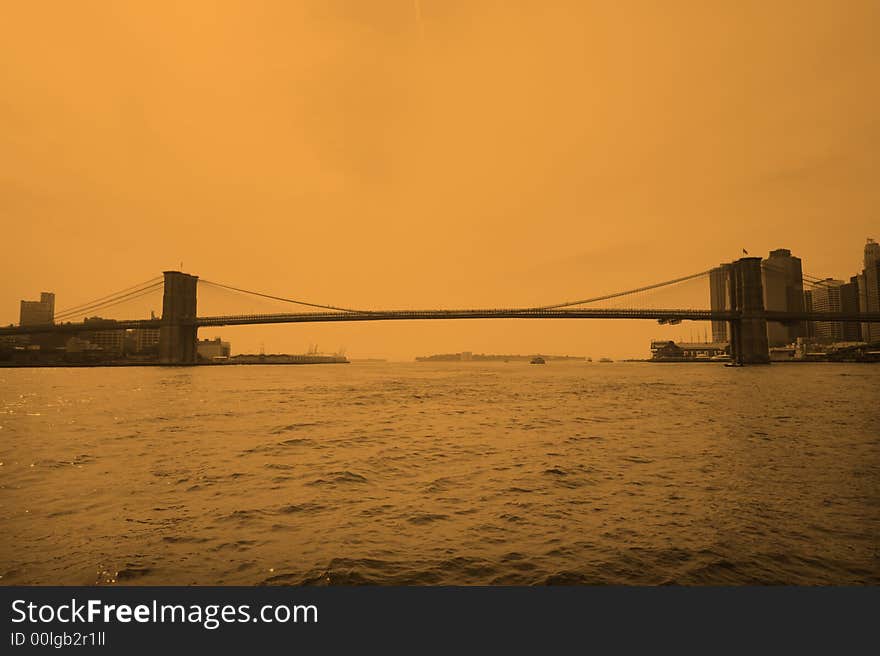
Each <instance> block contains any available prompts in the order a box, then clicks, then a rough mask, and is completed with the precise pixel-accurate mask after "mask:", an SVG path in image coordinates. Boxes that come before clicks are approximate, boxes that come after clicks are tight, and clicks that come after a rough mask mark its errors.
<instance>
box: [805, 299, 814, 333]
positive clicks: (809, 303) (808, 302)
mask: <svg viewBox="0 0 880 656" xmlns="http://www.w3.org/2000/svg"><path fill="white" fill-rule="evenodd" d="M804 310H805V311H806V312H812V311H813V290H812V289H807V290H804ZM806 331H807V334H806V335H805V337H810V338H812V337H815V336H816V322H815V321H807V322H806Z"/></svg>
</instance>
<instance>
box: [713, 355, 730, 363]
mask: <svg viewBox="0 0 880 656" xmlns="http://www.w3.org/2000/svg"><path fill="white" fill-rule="evenodd" d="M709 359H710V360H711V361H712V362H730V356H729V355H727V353H719V354H718V355H713V356H712V357H711V358H709Z"/></svg>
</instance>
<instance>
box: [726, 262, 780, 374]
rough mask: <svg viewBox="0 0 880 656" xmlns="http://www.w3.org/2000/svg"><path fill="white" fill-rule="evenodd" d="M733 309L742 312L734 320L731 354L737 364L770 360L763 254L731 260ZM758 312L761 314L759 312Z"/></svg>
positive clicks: (732, 322) (766, 362) (731, 324)
mask: <svg viewBox="0 0 880 656" xmlns="http://www.w3.org/2000/svg"><path fill="white" fill-rule="evenodd" d="M728 282H729V285H730V290H729V295H730V306H731V309H732V310H733V311H735V312H737V313H738V314H739V317H738V318H737V319H734V320H733V321H731V322H730V355H731V358H732V359H733V361H734V362H736V363H737V364H770V347H769V344H768V342H767V320H766V319H765V318H764V317H763V316H761V315H762V314H763V312H764V287H763V284H762V282H761V258H760V257H742V258H740V259H738V260H736V261H735V262H733V263H732V264H731V269H730V278H729V281H728ZM755 315H758V316H755Z"/></svg>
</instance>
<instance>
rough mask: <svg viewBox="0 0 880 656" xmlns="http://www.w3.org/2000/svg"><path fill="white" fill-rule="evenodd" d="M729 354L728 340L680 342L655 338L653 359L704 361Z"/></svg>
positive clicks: (652, 352) (659, 360)
mask: <svg viewBox="0 0 880 656" xmlns="http://www.w3.org/2000/svg"><path fill="white" fill-rule="evenodd" d="M725 355H728V343H727V342H679V343H676V342H674V341H672V340H654V341H653V342H651V359H652V360H656V361H658V362H663V361H667V362H687V361H703V360H711V359H712V358H720V357H723V356H725Z"/></svg>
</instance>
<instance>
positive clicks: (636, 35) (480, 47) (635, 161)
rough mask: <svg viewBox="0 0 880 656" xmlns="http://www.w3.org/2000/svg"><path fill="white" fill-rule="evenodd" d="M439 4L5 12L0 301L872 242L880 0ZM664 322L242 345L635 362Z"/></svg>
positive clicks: (493, 281)
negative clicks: (705, 7)
mask: <svg viewBox="0 0 880 656" xmlns="http://www.w3.org/2000/svg"><path fill="white" fill-rule="evenodd" d="M422 10H423V11H422V19H423V27H424V39H422V38H421V36H420V30H419V29H417V27H418V26H417V25H416V24H415V23H414V22H413V16H412V10H411V7H406V8H402V7H401V6H397V5H395V4H394V3H378V4H377V5H376V6H373V7H370V8H369V9H367V8H366V7H364V8H355V7H351V6H345V5H343V4H340V3H334V2H331V3H324V2H320V3H318V2H315V3H307V2H306V3H298V5H297V7H284V6H283V5H273V6H270V7H267V9H266V12H265V14H260V15H256V14H254V13H252V12H249V11H248V10H247V9H246V8H245V7H244V6H236V5H230V6H228V7H226V8H225V9H224V10H222V11H221V10H218V9H216V8H212V5H211V3H188V4H187V7H186V8H178V9H173V8H171V7H155V8H151V9H149V10H148V9H146V8H139V7H136V6H127V5H126V6H119V7H114V9H113V10H112V11H104V10H101V9H98V8H96V7H93V6H91V5H86V6H83V7H76V8H74V7H65V6H59V7H56V8H55V9H54V10H53V11H52V12H50V13H49V14H48V15H46V13H45V12H42V11H40V10H39V9H38V8H34V7H31V6H28V5H22V4H20V5H16V6H14V7H11V8H9V10H8V11H9V18H10V19H9V21H7V22H6V23H5V26H4V27H3V28H0V30H3V32H2V36H3V38H2V39H0V55H2V57H3V58H4V60H5V61H8V62H10V64H11V65H10V66H9V67H7V68H4V70H3V71H2V72H0V76H2V77H0V79H2V82H3V85H2V88H3V89H4V92H3V93H4V103H2V104H0V143H2V145H3V151H4V153H5V154H6V157H4V158H3V159H2V161H0V179H2V180H3V183H2V185H0V212H2V221H3V225H4V231H5V234H4V237H5V240H6V241H7V243H8V244H13V245H22V244H24V245H26V246H25V247H13V248H8V249H7V251H6V252H5V253H4V258H3V259H2V262H0V278H2V280H4V283H3V285H0V322H3V323H9V322H13V321H15V320H16V316H15V314H16V311H17V307H18V300H19V299H21V298H33V297H34V294H38V293H39V292H40V291H42V290H52V291H54V292H55V293H56V294H57V295H58V298H59V304H60V305H59V307H60V306H61V305H67V303H66V301H67V300H69V301H70V303H71V304H75V303H78V302H81V301H83V300H87V299H88V298H93V297H94V296H96V295H100V294H102V293H104V291H105V290H107V291H110V290H112V289H115V288H117V287H118V286H120V285H116V284H115V282H116V281H119V282H120V283H121V284H132V283H134V282H136V281H138V280H141V279H143V278H146V277H148V276H153V275H155V273H156V272H157V271H161V270H163V269H171V268H178V267H179V266H180V263H181V261H182V262H183V268H184V270H190V271H197V272H199V273H201V274H202V275H205V276H211V278H212V279H216V280H221V281H233V282H236V283H239V284H241V285H242V286H243V287H245V288H248V289H262V288H267V287H271V288H272V291H276V292H280V293H282V294H294V293H295V294H296V295H297V296H298V297H309V298H317V299H330V300H332V301H333V302H336V303H339V304H340V305H346V306H385V307H400V306H403V305H410V306H421V305H423V304H427V305H430V306H435V305H436V306H453V305H459V304H465V305H475V306H480V305H484V304H488V303H494V302H498V303H505V304H525V305H530V304H540V303H552V302H557V301H561V300H565V299H567V298H578V297H582V296H584V295H589V294H592V293H594V292H595V293H601V292H602V291H604V290H605V289H616V288H619V287H637V286H639V285H640V284H645V283H650V282H652V281H653V280H657V279H668V278H672V277H675V276H677V275H684V274H687V273H689V272H690V271H694V270H697V269H698V268H699V267H705V268H709V267H711V266H714V265H716V264H717V263H719V262H725V261H730V260H732V259H734V258H735V257H737V256H738V255H739V254H740V253H741V249H743V248H745V249H746V250H748V251H749V252H751V253H760V254H761V255H762V256H764V255H765V254H766V253H767V252H769V251H770V250H773V249H775V248H780V247H784V248H790V249H791V250H792V252H794V253H797V254H798V256H799V257H801V258H803V260H804V261H805V265H806V267H807V271H809V272H811V273H814V274H817V275H821V276H832V277H835V278H842V277H843V276H844V275H849V274H850V272H851V271H852V270H853V269H854V265H855V264H856V263H857V258H858V255H859V253H858V249H859V248H860V244H863V243H864V239H865V237H866V236H874V237H875V238H877V237H880V235H878V234H877V232H878V208H880V190H878V188H877V185H876V184H875V181H874V177H875V174H874V165H873V155H872V153H873V152H876V150H877V148H878V146H880V126H878V124H877V122H876V120H875V117H876V115H877V111H876V108H877V105H878V102H877V100H878V93H880V92H878V90H877V89H876V85H874V84H872V81H873V80H874V79H876V77H877V62H876V57H875V55H874V51H875V47H874V35H873V31H872V29H871V26H873V25H875V24H877V22H878V21H880V16H878V12H880V9H878V7H877V5H876V3H870V2H853V3H850V4H848V8H847V11H846V12H840V11H838V10H836V9H835V8H833V7H831V6H829V5H827V3H818V2H816V3H809V2H807V3H799V6H798V8H797V12H796V14H797V16H796V21H795V23H796V24H797V25H798V26H799V27H798V29H796V30H793V29H792V28H791V26H792V24H793V16H792V10H790V8H786V7H783V6H765V4H763V3H762V4H749V3H736V4H735V5H729V6H719V7H718V8H717V9H716V10H717V11H718V12H719V15H718V16H717V18H713V19H712V20H707V17H706V16H705V15H703V13H702V12H699V11H698V12H694V11H693V10H691V9H688V8H685V7H679V6H676V7H662V8H661V7H652V6H650V5H647V6H645V7H643V8H642V9H640V10H639V11H638V12H636V13H634V12H633V11H632V10H630V9H627V8H626V7H617V6H608V7H593V6H580V5H579V4H578V3H575V4H571V3H568V4H566V6H565V7H563V6H556V7H550V8H539V7H538V6H536V5H529V4H527V3H521V4H519V5H516V4H514V5H510V6H509V7H506V8H504V7H501V6H495V7H493V6H488V5H484V4H479V3H454V2H453V3H423V7H422ZM10 26H14V29H12V28H11V27H10ZM200 26H203V27H205V29H204V30H202V29H200ZM242 31H244V32H246V35H243V34H242ZM673 33H674V34H678V35H680V36H681V38H669V36H668V35H669V34H673ZM746 35H747V36H746ZM782 38H784V39H785V41H784V42H785V44H786V47H785V48H784V49H780V48H779V43H780V40H781V39H782ZM740 39H745V41H741V40H740ZM250 40H253V43H257V44H259V46H258V47H253V48H242V47H239V44H240V43H249V42H251V41H250ZM744 43H747V47H746V46H744V45H743V44H744ZM158 44H161V47H159V46H158ZM523 44H528V46H527V47H520V46H522V45H523ZM108 51H112V52H113V56H112V57H108V56H107V53H108ZM661 81H662V83H661ZM695 90H699V92H698V93H695ZM105 282H106V284H105ZM111 282H113V283H114V284H110V283H111ZM269 283H271V284H269ZM618 283H619V284H618ZM80 290H82V291H84V292H85V290H88V292H87V293H84V294H83V296H79V291H80ZM61 299H63V300H64V301H65V302H64V303H62V302H61ZM149 309H150V308H145V311H146V310H149ZM152 309H155V310H157V311H158V310H159V309H160V308H158V307H154V308H152ZM653 328H655V327H652V326H636V325H633V326H614V327H610V326H607V325H601V324H598V323H593V324H591V325H583V326H578V327H574V326H568V327H566V326H560V327H555V326H554V327H551V326H543V327H540V328H536V327H530V326H528V325H511V326H510V329H509V330H508V329H505V330H504V331H499V330H498V328H497V327H493V326H491V325H488V326H485V327H483V326H477V325H468V326H445V327H444V326H440V325H431V326H417V327H405V326H402V325H401V326H395V327H383V328H382V329H381V330H376V329H375V327H352V328H339V327H328V328H322V329H321V330H314V331H312V330H308V329H291V328H272V329H265V330H261V331H259V332H260V334H259V335H258V334H257V331H254V330H252V329H235V330H234V331H232V332H230V334H229V335H228V338H229V339H231V341H233V342H234V343H235V344H240V345H241V346H242V348H244V349H246V350H256V349H258V347H259V343H260V342H261V341H266V342H268V343H270V344H273V345H275V348H276V349H277V350H288V349H293V348H294V347H295V346H296V345H297V344H306V343H310V342H311V343H314V342H318V343H322V344H332V345H333V348H335V347H336V346H337V345H346V346H348V347H349V349H353V348H355V347H357V348H358V350H359V351H360V352H363V353H365V354H370V353H377V354H388V353H390V354H392V355H394V354H395V353H396V354H399V355H401V356H407V357H411V356H412V355H415V354H418V353H420V352H421V351H422V344H425V343H429V344H431V345H432V350H433V349H434V348H436V349H437V350H442V351H446V350H449V351H459V350H466V349H470V350H488V349H487V348H486V347H489V346H491V345H492V344H497V341H498V340H503V341H507V340H508V339H510V344H509V346H510V347H511V348H513V347H516V350H550V349H549V348H548V347H554V348H553V350H555V347H557V346H559V347H561V348H563V350H568V351H570V352H585V353H588V352H594V353H595V354H596V355H600V353H596V352H595V349H596V344H599V343H604V344H607V345H608V348H609V351H610V352H609V353H607V354H608V355H611V356H625V355H630V354H634V353H638V352H641V351H642V346H641V345H643V344H646V343H648V342H649V341H650V340H651V339H654V338H662V337H664V335H665V334H666V333H664V332H663V331H657V330H656V329H653ZM535 331H539V332H535ZM548 342H549V343H548ZM634 344H638V345H639V347H637V348H635V349H633V347H632V346H631V345H634ZM497 348H499V349H503V350H508V349H507V348H505V344H498V345H497Z"/></svg>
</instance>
